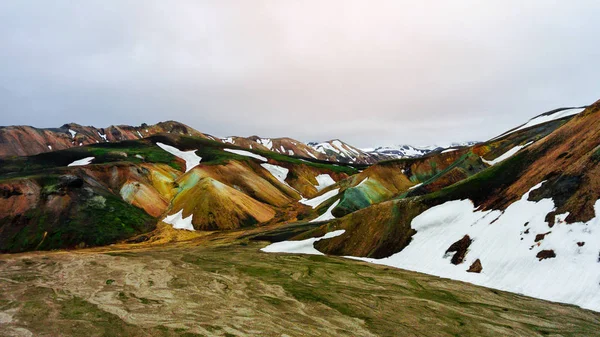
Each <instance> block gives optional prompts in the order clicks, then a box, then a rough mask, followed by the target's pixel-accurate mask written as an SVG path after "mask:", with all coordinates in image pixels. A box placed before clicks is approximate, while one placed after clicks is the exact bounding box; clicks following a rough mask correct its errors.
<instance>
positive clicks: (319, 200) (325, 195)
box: [298, 188, 340, 208]
mask: <svg viewBox="0 0 600 337" xmlns="http://www.w3.org/2000/svg"><path fill="white" fill-rule="evenodd" d="M338 193H340V189H339V188H336V189H335V190H331V191H328V192H326V193H323V194H322V195H320V196H317V197H314V198H312V199H304V198H302V200H300V201H298V202H299V203H301V204H304V205H307V206H310V207H312V208H317V206H319V205H320V204H322V203H323V202H325V201H326V200H329V199H331V198H333V197H335V196H336V195H338Z"/></svg>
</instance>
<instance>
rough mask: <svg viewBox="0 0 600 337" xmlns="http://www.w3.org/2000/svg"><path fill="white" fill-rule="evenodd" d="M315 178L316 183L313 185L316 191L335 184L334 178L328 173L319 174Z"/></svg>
mask: <svg viewBox="0 0 600 337" xmlns="http://www.w3.org/2000/svg"><path fill="white" fill-rule="evenodd" d="M315 179H317V185H316V186H315V187H316V188H317V191H321V190H323V189H325V188H327V187H329V186H331V185H333V184H335V180H333V178H331V176H330V175H329V174H319V175H318V176H316V177H315Z"/></svg>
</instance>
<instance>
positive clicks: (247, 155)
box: [223, 149, 267, 161]
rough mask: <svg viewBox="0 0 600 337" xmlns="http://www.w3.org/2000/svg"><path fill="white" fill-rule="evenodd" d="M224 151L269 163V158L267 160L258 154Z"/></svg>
mask: <svg viewBox="0 0 600 337" xmlns="http://www.w3.org/2000/svg"><path fill="white" fill-rule="evenodd" d="M223 150H224V151H227V152H231V153H235V154H237V155H240V156H246V157H252V158H256V159H258V160H262V161H267V158H265V157H263V156H261V155H258V154H256V153H252V152H250V151H244V150H235V149H223Z"/></svg>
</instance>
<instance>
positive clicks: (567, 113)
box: [504, 109, 585, 135]
mask: <svg viewBox="0 0 600 337" xmlns="http://www.w3.org/2000/svg"><path fill="white" fill-rule="evenodd" d="M583 110H585V109H567V110H563V111H559V112H556V113H553V114H551V115H547V116H539V117H535V118H532V119H530V120H529V122H527V123H525V124H523V125H522V126H520V127H519V128H517V129H516V130H513V131H511V132H510V133H513V132H517V131H519V130H523V129H527V128H529V127H532V126H535V125H539V124H543V123H547V122H550V121H553V120H557V119H561V118H564V117H568V116H573V115H577V114H579V113H581V112H582V111H583ZM504 135H506V134H504Z"/></svg>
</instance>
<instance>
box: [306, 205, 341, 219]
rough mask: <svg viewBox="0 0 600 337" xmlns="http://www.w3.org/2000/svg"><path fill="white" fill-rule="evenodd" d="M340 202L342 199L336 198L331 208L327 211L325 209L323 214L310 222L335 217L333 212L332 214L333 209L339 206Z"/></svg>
mask: <svg viewBox="0 0 600 337" xmlns="http://www.w3.org/2000/svg"><path fill="white" fill-rule="evenodd" d="M339 203H340V200H336V201H335V202H334V203H333V204H332V205H331V206H329V208H328V209H327V211H325V213H323V214H321V215H320V216H319V217H318V218H316V219H313V220H311V221H310V222H319V221H329V220H333V219H335V217H334V216H333V214H331V211H333V209H334V208H335V206H337V205H338V204H339Z"/></svg>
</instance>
